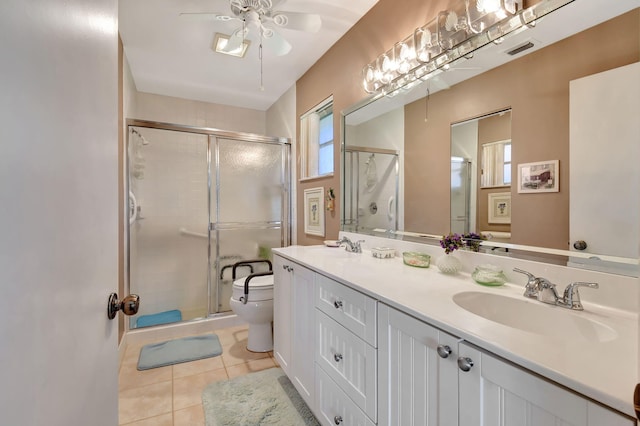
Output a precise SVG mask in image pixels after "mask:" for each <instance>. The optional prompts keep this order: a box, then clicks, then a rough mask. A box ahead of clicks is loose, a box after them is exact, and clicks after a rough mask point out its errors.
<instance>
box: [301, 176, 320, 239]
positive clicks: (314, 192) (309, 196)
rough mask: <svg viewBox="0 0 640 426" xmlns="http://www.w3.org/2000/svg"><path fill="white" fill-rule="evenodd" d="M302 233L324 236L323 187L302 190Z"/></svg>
mask: <svg viewBox="0 0 640 426" xmlns="http://www.w3.org/2000/svg"><path fill="white" fill-rule="evenodd" d="M304 233H305V234H310V235H319V236H321V237H324V187H322V186H321V187H319V188H310V189H305V190H304Z"/></svg>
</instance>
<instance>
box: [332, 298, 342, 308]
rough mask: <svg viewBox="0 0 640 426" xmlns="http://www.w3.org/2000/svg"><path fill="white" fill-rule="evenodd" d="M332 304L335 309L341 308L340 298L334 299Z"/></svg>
mask: <svg viewBox="0 0 640 426" xmlns="http://www.w3.org/2000/svg"><path fill="white" fill-rule="evenodd" d="M333 306H335V308H336V309H340V308H342V300H336V301H335V302H333Z"/></svg>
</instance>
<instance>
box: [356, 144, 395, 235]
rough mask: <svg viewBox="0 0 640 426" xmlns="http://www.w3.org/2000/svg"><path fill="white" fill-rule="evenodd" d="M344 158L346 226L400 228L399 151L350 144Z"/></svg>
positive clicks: (384, 229) (378, 229)
mask: <svg viewBox="0 0 640 426" xmlns="http://www.w3.org/2000/svg"><path fill="white" fill-rule="evenodd" d="M344 159H345V160H344V165H345V170H344V180H345V185H344V188H345V212H344V216H343V217H344V224H343V225H344V229H346V230H352V231H397V230H398V193H399V188H398V185H399V176H398V173H399V172H398V168H399V167H398V152H397V151H394V150H390V149H381V148H369V147H355V146H349V147H346V148H345V151H344Z"/></svg>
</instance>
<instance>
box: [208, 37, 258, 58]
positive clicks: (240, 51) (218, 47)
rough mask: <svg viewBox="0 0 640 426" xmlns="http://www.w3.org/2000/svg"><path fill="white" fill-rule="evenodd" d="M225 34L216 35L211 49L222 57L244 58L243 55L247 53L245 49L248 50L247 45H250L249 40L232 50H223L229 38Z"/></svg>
mask: <svg viewBox="0 0 640 426" xmlns="http://www.w3.org/2000/svg"><path fill="white" fill-rule="evenodd" d="M230 37H231V36H228V35H226V34H221V33H216V35H215V38H214V39H213V46H212V47H211V48H212V49H213V51H214V52H216V53H222V54H223V55H229V56H235V57H236V58H244V55H245V54H246V53H247V49H248V48H249V44H251V41H250V40H247V39H244V40H243V41H242V44H240V46H238V47H237V48H235V49H233V50H225V49H226V47H227V44H228V43H229V38H230Z"/></svg>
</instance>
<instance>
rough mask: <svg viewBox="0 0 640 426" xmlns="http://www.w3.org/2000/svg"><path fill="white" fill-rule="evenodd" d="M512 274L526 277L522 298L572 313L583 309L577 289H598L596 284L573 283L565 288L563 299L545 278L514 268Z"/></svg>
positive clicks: (554, 286)
mask: <svg viewBox="0 0 640 426" xmlns="http://www.w3.org/2000/svg"><path fill="white" fill-rule="evenodd" d="M513 271H514V272H518V273H520V274H524V275H526V276H527V277H528V280H527V284H526V285H525V288H524V296H525V297H530V298H533V299H537V300H538V301H540V302H543V303H548V304H550V305H556V306H560V307H563V308H567V309H572V310H574V311H583V310H584V308H583V306H582V303H581V302H580V293H578V288H579V287H589V288H598V287H599V286H598V284H597V283H585V282H574V283H571V284H569V285H568V286H567V288H566V289H565V290H564V294H563V297H562V298H561V297H560V296H559V295H558V291H557V290H556V285H555V284H553V283H552V282H551V281H549V280H548V279H546V278H542V277H536V276H535V275H533V274H532V273H530V272H527V271H523V270H522V269H518V268H514V269H513Z"/></svg>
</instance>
